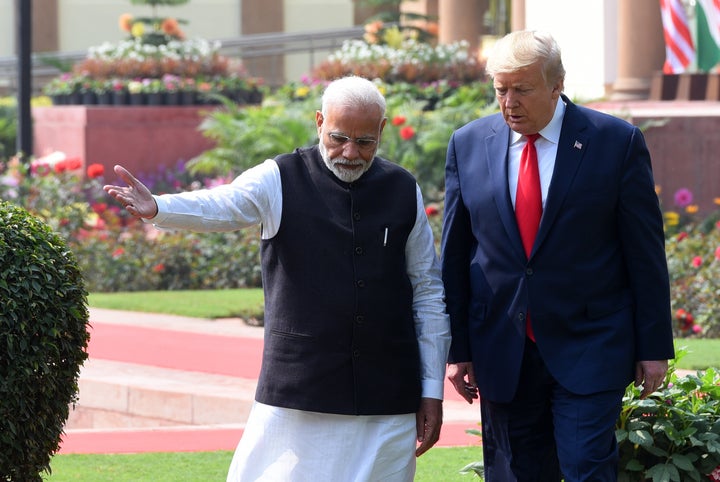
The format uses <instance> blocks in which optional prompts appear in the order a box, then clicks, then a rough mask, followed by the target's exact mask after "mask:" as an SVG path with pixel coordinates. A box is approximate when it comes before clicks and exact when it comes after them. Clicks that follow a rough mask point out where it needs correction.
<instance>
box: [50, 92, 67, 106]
mask: <svg viewBox="0 0 720 482" xmlns="http://www.w3.org/2000/svg"><path fill="white" fill-rule="evenodd" d="M50 100H51V101H52V104H53V105H66V104H67V103H68V96H67V94H56V95H51V96H50Z"/></svg>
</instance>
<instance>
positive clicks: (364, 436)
mask: <svg viewBox="0 0 720 482" xmlns="http://www.w3.org/2000/svg"><path fill="white" fill-rule="evenodd" d="M416 195H417V206H418V210H417V216H416V222H415V226H414V227H413V229H412V231H411V233H410V236H409V238H408V241H407V244H406V247H405V257H406V261H407V274H408V277H409V278H410V281H411V283H412V286H413V313H414V318H415V332H416V334H417V339H418V346H419V350H420V361H421V379H422V396H423V397H427V398H436V399H440V400H441V399H442V398H443V386H444V384H443V379H444V376H445V362H446V360H447V353H448V349H449V346H450V324H449V320H448V318H447V315H446V314H445V304H444V301H443V299H444V291H443V285H442V281H441V278H440V265H439V262H438V259H437V256H436V253H435V245H434V238H433V234H432V230H431V228H430V225H429V224H428V222H427V216H426V214H425V209H424V204H423V200H422V194H421V192H420V188H419V187H418V188H417V189H416ZM155 200H156V202H157V205H158V215H157V216H156V217H155V218H153V219H152V220H151V222H152V223H153V224H155V225H156V226H157V227H159V228H165V229H167V228H169V229H176V228H177V229H189V230H193V231H206V232H208V231H232V230H237V229H241V228H244V227H247V226H251V225H254V224H258V223H260V224H262V227H263V229H262V237H263V239H270V238H272V237H273V236H274V235H275V234H276V233H277V231H278V229H279V227H280V222H281V221H282V185H281V180H280V171H279V169H278V166H277V164H276V163H275V161H274V160H271V159H269V160H267V161H265V162H264V163H262V164H260V165H258V166H255V167H253V168H252V169H248V170H247V171H245V172H244V173H243V174H242V175H240V176H238V177H237V178H236V179H235V180H234V181H233V182H232V183H231V184H227V185H224V186H219V187H216V188H214V189H207V190H200V191H190V192H185V193H179V194H168V195H162V196H156V197H155ZM416 436H417V434H416V428H415V415H414V414H406V415H392V416H348V415H334V414H322V413H313V412H304V411H298V410H291V409H285V408H279V407H271V406H268V405H263V404H259V403H255V405H254V406H253V410H252V412H251V413H250V417H249V419H248V423H247V426H246V429H245V432H244V434H243V437H242V440H241V441H240V443H239V445H238V448H237V450H236V453H235V456H234V457H233V462H232V465H231V468H230V472H229V474H228V481H233V482H236V481H256V480H261V481H278V482H288V481H298V482H305V481H312V482H321V481H326V480H327V481H333V482H337V481H342V482H345V481H354V482H361V481H367V482H371V481H372V482H375V481H398V482H399V481H411V480H412V479H413V476H414V473H415V446H416V442H415V439H416Z"/></svg>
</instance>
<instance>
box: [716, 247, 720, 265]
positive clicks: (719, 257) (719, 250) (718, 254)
mask: <svg viewBox="0 0 720 482" xmlns="http://www.w3.org/2000/svg"><path fill="white" fill-rule="evenodd" d="M715 259H717V260H718V261H720V246H718V247H717V248H715Z"/></svg>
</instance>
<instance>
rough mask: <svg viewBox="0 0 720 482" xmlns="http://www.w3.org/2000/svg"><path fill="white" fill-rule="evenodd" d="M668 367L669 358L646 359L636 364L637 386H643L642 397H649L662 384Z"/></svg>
mask: <svg viewBox="0 0 720 482" xmlns="http://www.w3.org/2000/svg"><path fill="white" fill-rule="evenodd" d="M667 369H668V361H667V360H649V361H647V360H646V361H639V362H637V363H636V364H635V386H636V387H639V386H640V385H642V386H643V391H642V393H641V394H640V398H641V399H644V398H647V397H648V395H650V394H651V393H653V392H654V391H656V390H658V389H659V388H660V387H661V386H662V384H663V382H664V381H665V374H666V373H667Z"/></svg>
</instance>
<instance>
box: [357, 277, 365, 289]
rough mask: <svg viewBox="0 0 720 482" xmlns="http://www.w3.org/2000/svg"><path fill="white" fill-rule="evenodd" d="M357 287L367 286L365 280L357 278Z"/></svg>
mask: <svg viewBox="0 0 720 482" xmlns="http://www.w3.org/2000/svg"><path fill="white" fill-rule="evenodd" d="M357 287H358V288H364V287H365V281H363V280H361V279H359V280H357Z"/></svg>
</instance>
